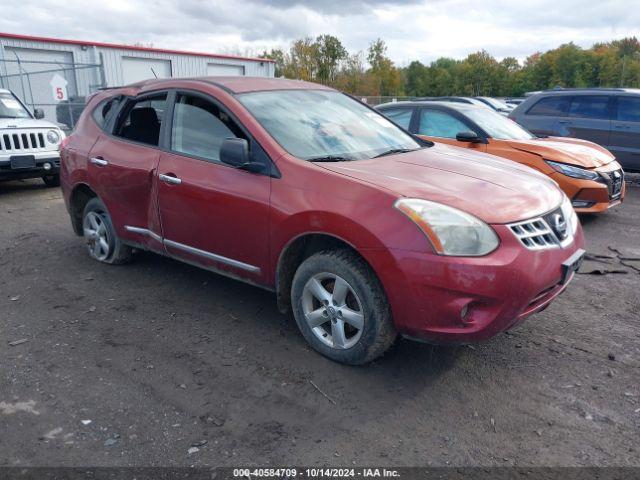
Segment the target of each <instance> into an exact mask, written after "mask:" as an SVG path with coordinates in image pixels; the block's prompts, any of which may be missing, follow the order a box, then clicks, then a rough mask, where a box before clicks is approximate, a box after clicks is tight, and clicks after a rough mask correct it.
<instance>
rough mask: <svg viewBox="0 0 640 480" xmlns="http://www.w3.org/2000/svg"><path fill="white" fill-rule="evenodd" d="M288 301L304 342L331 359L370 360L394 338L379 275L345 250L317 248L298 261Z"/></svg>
mask: <svg viewBox="0 0 640 480" xmlns="http://www.w3.org/2000/svg"><path fill="white" fill-rule="evenodd" d="M291 305H292V306H293V314H294V317H295V319H296V323H297V324H298V327H299V328H300V331H301V332H302V335H303V336H304V338H305V339H306V340H307V342H309V344H310V345H311V346H312V347H313V348H314V349H315V350H316V351H318V352H319V353H321V354H322V355H324V356H326V357H328V358H330V359H331V360H334V361H336V362H340V363H345V364H349V365H361V364H364V363H367V362H370V361H372V360H374V359H376V358H378V357H380V356H381V355H382V354H384V353H385V352H386V351H387V350H388V349H389V347H390V346H391V345H392V344H393V342H394V340H395V339H396V337H397V333H396V330H395V327H394V324H393V319H392V316H391V308H390V307H389V302H388V301H387V297H386V295H385V293H384V290H383V288H382V285H381V284H380V281H379V280H378V277H376V275H375V273H374V272H373V271H372V270H371V268H370V267H369V266H368V265H367V264H366V263H365V262H364V261H363V260H362V259H361V258H360V257H359V256H358V255H356V254H355V253H353V252H351V251H349V250H337V251H323V252H319V253H316V254H314V255H312V256H311V257H309V258H307V259H306V260H305V261H304V262H302V264H301V265H300V266H299V267H298V270H297V271H296V273H295V275H294V278H293V284H292V287H291Z"/></svg>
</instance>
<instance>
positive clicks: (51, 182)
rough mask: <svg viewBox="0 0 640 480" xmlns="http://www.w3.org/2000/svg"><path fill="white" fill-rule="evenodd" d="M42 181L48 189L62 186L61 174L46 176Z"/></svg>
mask: <svg viewBox="0 0 640 480" xmlns="http://www.w3.org/2000/svg"><path fill="white" fill-rule="evenodd" d="M42 181H43V182H44V184H45V185H46V186H47V187H59V186H60V174H56V175H45V176H43V177H42Z"/></svg>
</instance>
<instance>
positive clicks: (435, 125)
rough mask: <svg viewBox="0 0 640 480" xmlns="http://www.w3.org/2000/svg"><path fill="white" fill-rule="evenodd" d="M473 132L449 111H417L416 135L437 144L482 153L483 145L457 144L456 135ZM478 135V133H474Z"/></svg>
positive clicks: (484, 147)
mask: <svg viewBox="0 0 640 480" xmlns="http://www.w3.org/2000/svg"><path fill="white" fill-rule="evenodd" d="M469 131H472V132H473V131H474V128H473V127H472V126H471V125H470V124H469V123H467V122H466V121H465V120H464V119H463V118H458V117H457V116H455V115H454V114H452V113H451V112H449V111H444V110H436V109H432V108H421V109H420V110H419V111H418V118H417V127H416V133H417V134H418V135H420V136H422V137H425V138H426V139H428V140H431V141H433V142H437V143H448V144H449V145H453V146H456V147H462V148H469V149H472V150H475V151H478V152H484V151H485V150H486V145H485V144H484V143H472V142H459V141H458V140H456V135H458V133H460V132H469ZM476 133H478V132H476Z"/></svg>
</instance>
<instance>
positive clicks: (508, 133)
mask: <svg viewBox="0 0 640 480" xmlns="http://www.w3.org/2000/svg"><path fill="white" fill-rule="evenodd" d="M464 113H465V114H466V115H467V117H469V118H470V119H471V120H473V121H474V122H475V123H477V124H478V126H479V127H480V128H482V129H483V130H484V131H485V132H487V135H489V136H490V137H492V138H496V139H498V140H531V139H532V138H535V137H534V136H533V135H532V134H531V133H529V132H528V131H527V130H525V129H524V128H522V127H521V126H520V125H518V124H517V123H516V122H514V121H513V120H509V119H508V118H506V117H503V116H502V115H500V114H499V113H496V112H494V111H493V110H487V109H485V108H473V109H472V108H469V109H468V110H465V112H464Z"/></svg>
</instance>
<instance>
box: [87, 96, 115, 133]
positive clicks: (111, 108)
mask: <svg viewBox="0 0 640 480" xmlns="http://www.w3.org/2000/svg"><path fill="white" fill-rule="evenodd" d="M119 104H120V97H116V98H106V99H104V100H102V101H101V102H100V103H99V104H98V106H97V107H96V108H94V109H93V113H92V117H93V120H94V121H95V122H96V124H97V125H98V126H99V127H100V128H101V129H102V130H104V129H105V128H106V127H107V125H108V124H109V120H111V118H113V114H114V113H115V112H116V111H117V110H118V105H119Z"/></svg>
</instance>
